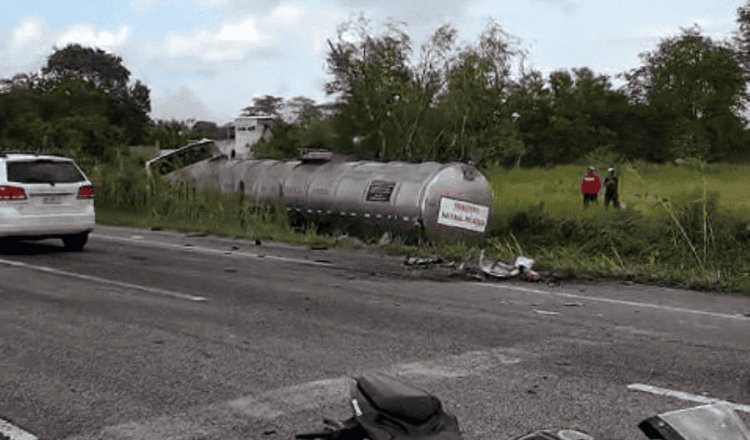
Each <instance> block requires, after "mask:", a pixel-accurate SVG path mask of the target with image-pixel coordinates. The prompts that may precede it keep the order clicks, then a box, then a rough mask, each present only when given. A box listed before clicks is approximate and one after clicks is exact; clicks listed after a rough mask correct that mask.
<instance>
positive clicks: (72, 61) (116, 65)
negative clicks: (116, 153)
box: [42, 44, 151, 144]
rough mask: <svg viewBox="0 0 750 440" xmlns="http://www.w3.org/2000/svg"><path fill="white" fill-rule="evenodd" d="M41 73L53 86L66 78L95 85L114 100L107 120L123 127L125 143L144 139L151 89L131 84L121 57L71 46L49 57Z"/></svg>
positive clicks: (107, 113)
mask: <svg viewBox="0 0 750 440" xmlns="http://www.w3.org/2000/svg"><path fill="white" fill-rule="evenodd" d="M42 74H43V75H44V79H45V81H47V82H49V83H52V84H53V85H54V84H56V83H58V82H60V81H66V79H67V78H75V79H78V80H82V81H84V82H86V83H89V84H91V85H93V86H94V88H95V89H96V90H98V91H101V92H103V93H104V94H105V95H107V96H108V97H109V98H110V99H111V103H110V105H109V107H108V108H107V111H106V115H107V118H108V119H109V120H110V122H111V123H113V124H116V125H118V126H121V127H123V128H124V133H125V136H126V142H128V143H131V144H138V143H141V142H142V141H143V140H144V139H145V135H146V127H147V126H148V124H149V122H150V118H149V116H148V114H149V113H150V111H151V101H150V90H149V89H148V87H147V86H146V85H144V84H143V83H141V82H140V81H136V82H135V83H134V84H133V85H132V86H131V85H130V71H129V70H128V69H127V68H126V67H125V66H124V65H123V61H122V58H121V57H119V56H117V55H114V54H111V53H108V52H105V51H104V50H102V49H98V48H91V47H84V46H82V45H80V44H69V45H67V46H65V47H64V48H62V49H57V50H55V51H54V52H53V53H52V54H51V55H50V56H49V57H48V58H47V63H46V64H45V66H44V67H43V68H42Z"/></svg>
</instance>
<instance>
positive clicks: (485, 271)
mask: <svg viewBox="0 0 750 440" xmlns="http://www.w3.org/2000/svg"><path fill="white" fill-rule="evenodd" d="M535 263H536V261H534V259H532V258H529V257H526V256H523V255H519V256H517V257H516V259H515V260H514V261H513V263H504V262H502V261H497V260H493V259H492V258H490V257H488V256H487V254H486V253H485V251H484V250H482V251H481V252H480V253H479V259H478V260H475V261H472V260H471V259H467V260H464V261H462V262H460V263H457V262H455V261H446V260H444V259H443V258H441V257H440V256H438V255H434V256H431V257H410V256H407V257H406V258H405V259H404V266H405V267H407V268H438V269H443V270H448V271H450V272H451V273H452V274H454V275H462V276H465V277H467V278H472V279H480V280H487V279H495V280H510V279H519V280H523V281H529V282H543V281H544V282H552V281H554V279H555V277H554V275H552V274H545V273H540V272H537V271H535V270H534V269H533V267H534V264H535Z"/></svg>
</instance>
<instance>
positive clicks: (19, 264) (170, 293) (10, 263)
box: [0, 259, 206, 302]
mask: <svg viewBox="0 0 750 440" xmlns="http://www.w3.org/2000/svg"><path fill="white" fill-rule="evenodd" d="M0 264H2V265H6V266H10V267H17V268H21V269H28V270H33V271H36V272H42V273H46V274H50V275H56V276H61V277H66V278H73V279H76V280H81V281H86V282H90V283H96V284H103V285H106V286H113V287H119V288H121V289H125V290H131V291H133V290H135V291H138V292H143V293H149V294H152V295H160V296H167V297H171V298H177V299H182V300H187V301H194V302H202V301H206V298H204V297H202V296H195V295H188V294H186V293H180V292H175V291H173V290H166V289H160V288H158V287H149V286H141V285H139V284H132V283H126V282H123V281H116V280H110V279H107V278H101V277H96V276H93V275H86V274H82V273H76V272H67V271H64V270H60V269H54V268H52V267H47V266H37V265H34V264H27V263H22V262H20V261H13V260H5V259H0Z"/></svg>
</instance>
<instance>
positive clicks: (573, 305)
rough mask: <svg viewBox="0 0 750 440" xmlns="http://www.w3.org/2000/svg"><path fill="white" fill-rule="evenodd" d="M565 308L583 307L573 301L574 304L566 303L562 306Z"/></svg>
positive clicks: (580, 303)
mask: <svg viewBox="0 0 750 440" xmlns="http://www.w3.org/2000/svg"><path fill="white" fill-rule="evenodd" d="M563 305H564V306H565V307H583V303H582V302H578V301H574V302H567V303H565V304H563Z"/></svg>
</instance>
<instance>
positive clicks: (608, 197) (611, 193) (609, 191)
mask: <svg viewBox="0 0 750 440" xmlns="http://www.w3.org/2000/svg"><path fill="white" fill-rule="evenodd" d="M619 185H620V182H619V179H618V178H617V175H616V174H615V169H614V168H610V169H608V170H607V177H605V178H604V208H609V202H612V206H613V207H615V208H619V207H620V197H619V195H618V192H619Z"/></svg>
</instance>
